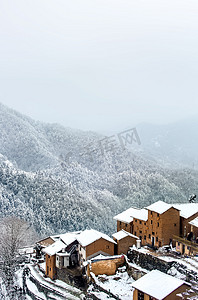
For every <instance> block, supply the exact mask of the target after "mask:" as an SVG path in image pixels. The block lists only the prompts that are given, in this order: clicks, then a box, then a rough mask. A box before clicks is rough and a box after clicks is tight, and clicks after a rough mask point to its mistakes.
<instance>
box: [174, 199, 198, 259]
mask: <svg viewBox="0 0 198 300" xmlns="http://www.w3.org/2000/svg"><path fill="white" fill-rule="evenodd" d="M174 206H175V207H176V208H178V209H179V210H180V234H179V235H176V236H174V240H175V242H176V250H177V251H178V252H180V253H181V254H184V255H192V254H197V253H198V240H197V237H198V229H197V226H198V224H197V221H196V220H197V217H198V203H185V204H175V205H174Z"/></svg>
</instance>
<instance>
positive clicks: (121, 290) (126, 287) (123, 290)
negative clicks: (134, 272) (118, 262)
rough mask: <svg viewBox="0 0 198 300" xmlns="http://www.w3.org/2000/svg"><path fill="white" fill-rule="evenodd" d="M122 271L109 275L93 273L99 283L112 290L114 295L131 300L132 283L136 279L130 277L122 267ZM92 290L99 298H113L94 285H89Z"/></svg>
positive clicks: (124, 299)
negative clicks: (95, 288)
mask: <svg viewBox="0 0 198 300" xmlns="http://www.w3.org/2000/svg"><path fill="white" fill-rule="evenodd" d="M121 271H122V272H117V273H116V275H112V276H107V275H99V276H95V275H94V274H92V277H93V278H94V280H95V282H96V284H97V285H99V286H101V287H102V288H103V289H105V290H107V291H110V292H111V293H112V294H113V295H115V296H118V297H119V298H120V299H122V300H129V299H130V300H131V299H132V297H133V288H132V283H133V282H134V280H133V279H132V278H131V277H129V275H128V274H127V272H126V271H125V270H124V269H122V270H121ZM88 291H90V292H92V293H93V294H94V295H96V296H97V297H98V298H99V299H101V300H103V299H113V298H110V297H109V296H107V295H105V294H104V293H102V292H97V291H94V289H93V286H92V285H91V286H90V287H89V290H88Z"/></svg>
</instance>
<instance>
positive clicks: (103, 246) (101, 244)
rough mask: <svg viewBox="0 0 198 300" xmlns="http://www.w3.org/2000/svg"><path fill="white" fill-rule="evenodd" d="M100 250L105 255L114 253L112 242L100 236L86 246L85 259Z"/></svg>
mask: <svg viewBox="0 0 198 300" xmlns="http://www.w3.org/2000/svg"><path fill="white" fill-rule="evenodd" d="M100 251H101V252H103V253H105V254H107V255H114V243H112V242H110V241H107V240H105V239H103V238H100V239H99V240H97V241H95V242H93V243H92V244H90V245H88V246H87V247H86V259H89V258H91V257H93V255H94V254H96V253H98V252H100Z"/></svg>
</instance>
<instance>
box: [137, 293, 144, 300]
mask: <svg viewBox="0 0 198 300" xmlns="http://www.w3.org/2000/svg"><path fill="white" fill-rule="evenodd" d="M138 300H144V293H142V292H140V291H138Z"/></svg>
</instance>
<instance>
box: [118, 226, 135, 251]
mask: <svg viewBox="0 0 198 300" xmlns="http://www.w3.org/2000/svg"><path fill="white" fill-rule="evenodd" d="M112 236H113V239H114V241H115V242H116V243H117V244H116V245H115V251H114V252H115V253H114V254H115V255H119V254H127V252H128V250H129V247H132V246H133V245H136V244H137V240H138V237H137V236H135V235H133V234H131V233H129V232H127V231H125V230H123V229H122V230H120V231H118V232H116V233H114V234H113V235H112Z"/></svg>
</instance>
